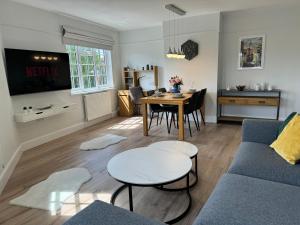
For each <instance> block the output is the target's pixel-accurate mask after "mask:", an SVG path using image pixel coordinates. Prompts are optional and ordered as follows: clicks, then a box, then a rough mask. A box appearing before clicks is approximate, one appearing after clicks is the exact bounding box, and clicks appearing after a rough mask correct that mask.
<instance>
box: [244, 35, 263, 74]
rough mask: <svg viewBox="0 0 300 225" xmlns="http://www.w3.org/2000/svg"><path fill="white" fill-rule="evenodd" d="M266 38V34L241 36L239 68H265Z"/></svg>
mask: <svg viewBox="0 0 300 225" xmlns="http://www.w3.org/2000/svg"><path fill="white" fill-rule="evenodd" d="M265 38H266V37H265V35H255V36H247V37H241V38H240V41H239V60H238V69H240V70H245V69H263V68H264V61H265Z"/></svg>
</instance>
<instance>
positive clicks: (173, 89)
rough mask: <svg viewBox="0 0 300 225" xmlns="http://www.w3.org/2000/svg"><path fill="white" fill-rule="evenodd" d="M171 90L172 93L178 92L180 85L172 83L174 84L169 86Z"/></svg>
mask: <svg viewBox="0 0 300 225" xmlns="http://www.w3.org/2000/svg"><path fill="white" fill-rule="evenodd" d="M171 92H172V93H180V85H174V86H173V87H172V88H171Z"/></svg>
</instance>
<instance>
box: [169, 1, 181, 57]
mask: <svg viewBox="0 0 300 225" xmlns="http://www.w3.org/2000/svg"><path fill="white" fill-rule="evenodd" d="M165 8H166V9H167V10H169V21H168V22H169V48H168V51H167V53H166V57H167V58H169V59H184V58H185V55H184V53H183V52H182V51H181V49H180V47H179V46H178V50H177V51H176V20H175V14H177V15H180V16H183V15H185V14H186V12H185V11H183V10H182V9H180V8H178V7H177V6H175V5H173V4H168V5H165ZM171 12H172V13H173V15H174V42H173V44H174V45H173V50H172V47H171Z"/></svg>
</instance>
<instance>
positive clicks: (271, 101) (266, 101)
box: [248, 98, 279, 106]
mask: <svg viewBox="0 0 300 225" xmlns="http://www.w3.org/2000/svg"><path fill="white" fill-rule="evenodd" d="M278 104H279V99H278V98H248V105H267V106H278Z"/></svg>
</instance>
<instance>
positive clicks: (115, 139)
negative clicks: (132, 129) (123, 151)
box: [80, 134, 127, 151]
mask: <svg viewBox="0 0 300 225" xmlns="http://www.w3.org/2000/svg"><path fill="white" fill-rule="evenodd" d="M125 139H127V137H123V136H119V135H114V134H106V135H104V136H102V137H98V138H95V139H92V140H90V141H87V142H84V143H82V144H81V145H80V150H83V151H89V150H100V149H104V148H106V147H108V146H110V145H114V144H117V143H120V142H121V141H123V140H125Z"/></svg>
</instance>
